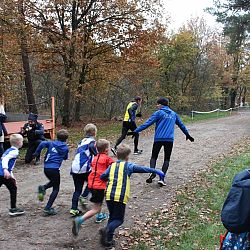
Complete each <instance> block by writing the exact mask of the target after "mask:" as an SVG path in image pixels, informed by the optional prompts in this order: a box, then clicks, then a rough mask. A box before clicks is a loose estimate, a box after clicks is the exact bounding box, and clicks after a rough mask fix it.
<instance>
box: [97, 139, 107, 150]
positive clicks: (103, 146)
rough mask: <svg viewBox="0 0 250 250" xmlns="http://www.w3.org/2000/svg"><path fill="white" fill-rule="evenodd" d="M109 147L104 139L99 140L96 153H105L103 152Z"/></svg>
mask: <svg viewBox="0 0 250 250" xmlns="http://www.w3.org/2000/svg"><path fill="white" fill-rule="evenodd" d="M109 146H110V142H109V141H108V140H106V139H99V140H98V141H97V143H96V147H97V150H98V153H103V152H105V150H106V149H108V148H109Z"/></svg>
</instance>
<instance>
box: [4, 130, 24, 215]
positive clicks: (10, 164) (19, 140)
mask: <svg viewBox="0 0 250 250" xmlns="http://www.w3.org/2000/svg"><path fill="white" fill-rule="evenodd" d="M10 145H11V147H10V148H9V149H7V150H6V151H5V152H4V153H3V156H2V158H1V160H0V187H1V186H2V185H5V186H6V187H7V188H8V190H9V192H10V206H11V208H10V209H9V215H11V216H17V215H22V214H24V213H25V212H24V210H23V209H21V208H17V207H16V197H17V186H16V179H15V178H14V175H13V172H12V171H13V168H14V166H15V163H16V159H17V157H18V155H19V148H21V147H22V146H23V137H22V136H21V135H20V134H12V135H11V136H10Z"/></svg>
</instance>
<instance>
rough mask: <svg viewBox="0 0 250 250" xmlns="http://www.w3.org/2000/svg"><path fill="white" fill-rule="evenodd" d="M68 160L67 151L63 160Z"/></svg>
mask: <svg viewBox="0 0 250 250" xmlns="http://www.w3.org/2000/svg"><path fill="white" fill-rule="evenodd" d="M68 158H69V149H68V150H67V152H66V154H65V156H64V158H63V159H64V160H65V161H66V160H68Z"/></svg>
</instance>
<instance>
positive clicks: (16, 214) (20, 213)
mask: <svg viewBox="0 0 250 250" xmlns="http://www.w3.org/2000/svg"><path fill="white" fill-rule="evenodd" d="M23 214H25V211H23V212H16V213H11V212H9V215H10V216H12V217H15V216H20V215H23Z"/></svg>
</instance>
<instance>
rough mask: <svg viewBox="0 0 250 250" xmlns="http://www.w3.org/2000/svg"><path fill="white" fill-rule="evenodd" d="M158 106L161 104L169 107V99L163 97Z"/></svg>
mask: <svg viewBox="0 0 250 250" xmlns="http://www.w3.org/2000/svg"><path fill="white" fill-rule="evenodd" d="M157 104H161V105H163V106H168V105H169V100H168V98H165V97H161V98H159V99H158V100H157Z"/></svg>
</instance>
